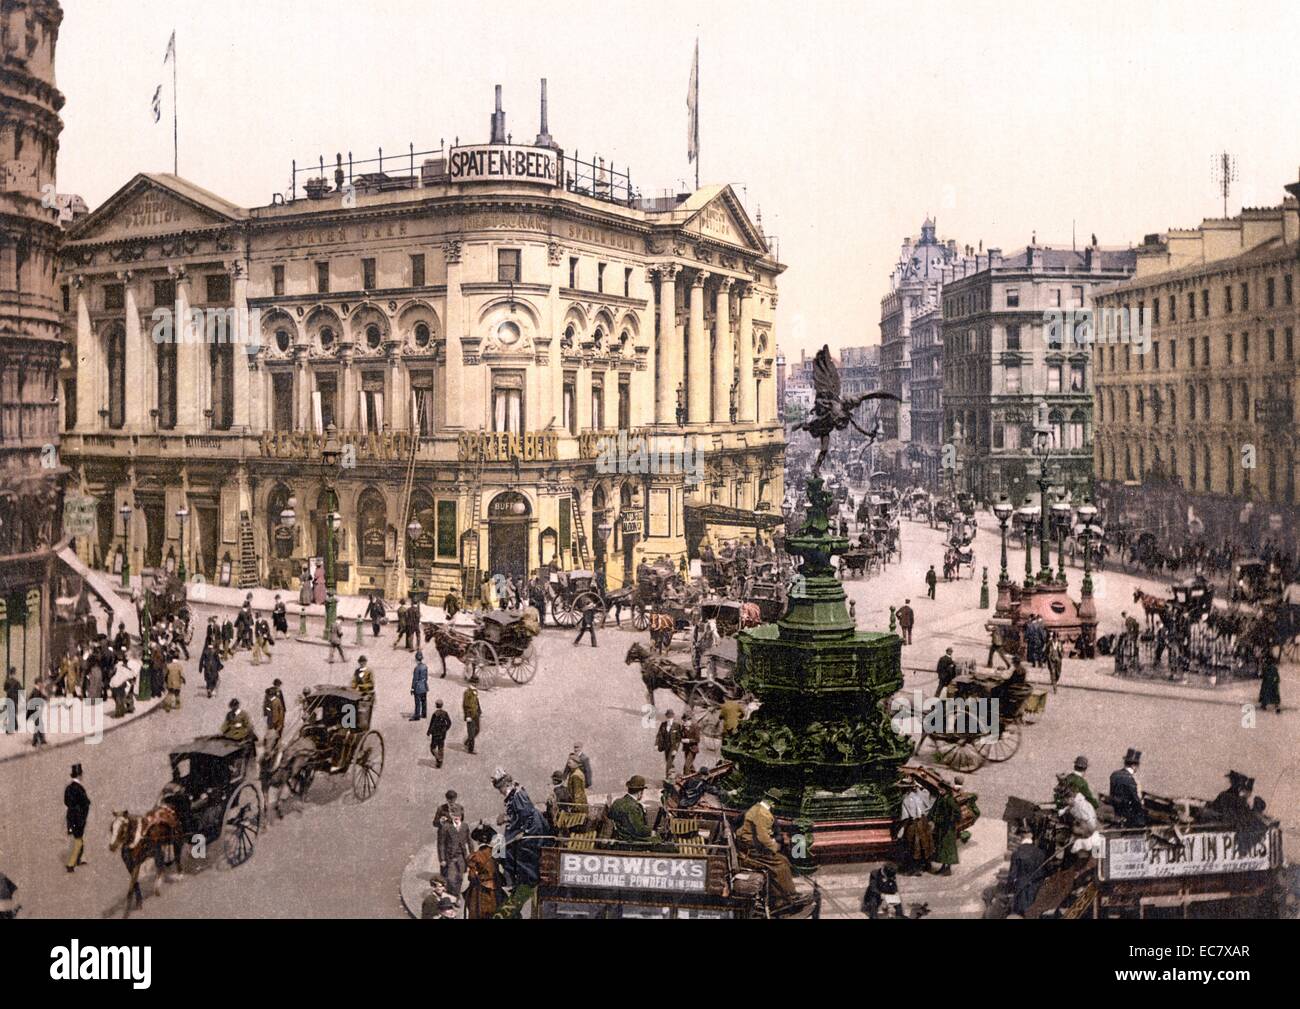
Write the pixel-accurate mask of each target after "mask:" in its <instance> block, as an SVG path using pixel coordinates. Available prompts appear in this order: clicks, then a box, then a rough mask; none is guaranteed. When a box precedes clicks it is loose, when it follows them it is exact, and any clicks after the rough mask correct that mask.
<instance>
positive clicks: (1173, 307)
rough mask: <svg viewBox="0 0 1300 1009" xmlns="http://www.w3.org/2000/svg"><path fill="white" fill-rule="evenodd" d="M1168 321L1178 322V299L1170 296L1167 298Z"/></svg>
mask: <svg viewBox="0 0 1300 1009" xmlns="http://www.w3.org/2000/svg"><path fill="white" fill-rule="evenodd" d="M1169 321H1170V322H1177V321H1178V299H1177V298H1175V297H1174V296H1173V295H1172V294H1171V295H1170V296H1169Z"/></svg>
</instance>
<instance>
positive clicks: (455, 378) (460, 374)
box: [442, 239, 467, 429]
mask: <svg viewBox="0 0 1300 1009" xmlns="http://www.w3.org/2000/svg"><path fill="white" fill-rule="evenodd" d="M442 253H443V257H444V259H445V260H446V262H447V318H446V326H447V337H446V361H445V363H444V365H443V367H444V368H445V369H446V373H447V374H446V386H447V394H446V396H445V397H444V399H443V409H444V410H445V411H446V417H447V427H449V428H453V429H455V428H459V427H463V426H464V421H463V419H462V418H463V412H462V403H463V401H464V398H465V393H466V391H467V390H466V389H465V362H464V358H463V356H462V353H463V352H462V351H461V346H460V338H461V337H462V336H464V334H465V319H464V311H465V299H464V297H463V296H462V295H461V292H460V268H461V267H460V240H459V239H449V240H448V241H445V242H443V243H442Z"/></svg>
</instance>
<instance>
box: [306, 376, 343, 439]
mask: <svg viewBox="0 0 1300 1009" xmlns="http://www.w3.org/2000/svg"><path fill="white" fill-rule="evenodd" d="M313 399H314V400H315V402H314V403H312V414H313V416H312V421H313V423H314V425H315V427H316V433H317V434H324V433H325V432H326V431H327V430H329V428H330V427H331V426H332V427H334V428H336V429H337V428H338V424H339V417H338V379H337V378H336V377H335V376H334V375H332V374H331V375H317V376H316V394H315V396H314V397H313Z"/></svg>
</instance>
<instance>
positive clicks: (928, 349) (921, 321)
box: [907, 273, 954, 491]
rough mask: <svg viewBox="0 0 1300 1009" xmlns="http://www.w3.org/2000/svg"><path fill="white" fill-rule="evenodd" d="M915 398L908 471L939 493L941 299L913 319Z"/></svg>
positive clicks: (941, 367)
mask: <svg viewBox="0 0 1300 1009" xmlns="http://www.w3.org/2000/svg"><path fill="white" fill-rule="evenodd" d="M953 275H954V274H952V273H950V274H949V277H950V278H951V276H953ZM911 396H912V419H911V425H912V439H911V443H910V444H909V445H908V447H907V464H908V468H909V470H910V471H911V478H912V482H913V483H915V484H918V485H919V486H922V487H926V488H928V489H929V490H931V491H938V490H940V489H942V476H943V444H944V442H943V309H942V306H941V305H940V303H939V302H938V301H937V300H936V301H927V302H926V303H925V305H924V306H923V307H922V309H921V311H920V312H918V313H917V315H916V317H915V318H913V319H912V366H911Z"/></svg>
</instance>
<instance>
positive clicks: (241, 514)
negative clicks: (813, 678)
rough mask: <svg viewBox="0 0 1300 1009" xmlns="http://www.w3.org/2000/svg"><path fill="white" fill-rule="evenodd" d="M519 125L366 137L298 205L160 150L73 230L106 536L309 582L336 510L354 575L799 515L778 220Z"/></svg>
mask: <svg viewBox="0 0 1300 1009" xmlns="http://www.w3.org/2000/svg"><path fill="white" fill-rule="evenodd" d="M544 110H545V106H543V115H544ZM504 119H505V116H504V113H503V112H501V111H500V110H499V107H498V111H497V113H495V114H494V115H493V117H492V123H493V131H492V139H491V142H490V143H489V144H486V145H483V146H479V147H457V148H452V149H451V150H449V151H445V152H443V151H439V152H433V153H431V154H429V155H425V156H422V155H417V154H412V155H410V157H409V158H402V159H399V160H397V161H394V159H392V158H388V159H385V160H383V161H382V162H378V163H368V164H365V165H360V164H358V165H353V164H350V163H348V162H344V161H343V160H342V159H341V158H339V159H337V160H336V164H335V166H334V167H333V180H332V182H331V179H330V177H329V167H330V166H328V165H326V164H325V163H324V162H323V161H322V162H319V163H317V164H314V165H313V166H312V169H311V170H310V171H309V172H307V173H304V172H303V170H302V169H300V168H297V167H296V166H295V176H294V178H295V186H294V191H293V194H292V198H291V199H289V200H278V199H277V200H276V201H275V202H273V203H272V204H271V205H269V206H264V207H256V208H251V209H247V208H243V207H238V206H236V205H234V204H232V203H230V202H228V201H226V200H224V199H222V198H220V197H219V196H216V195H214V194H212V193H209V192H207V191H205V190H203V189H201V188H199V187H198V186H196V185H194V184H193V183H191V182H188V181H186V180H184V179H181V178H177V177H176V176H173V175H165V174H141V175H138V176H136V177H135V178H134V179H132V180H131V181H130V182H129V183H128V184H127V185H126V186H124V187H123V188H122V189H121V190H120V191H118V192H117V193H116V194H115V195H114V196H112V197H111V198H110V199H109V200H108V201H107V202H106V203H105V204H104V205H103V206H101V207H99V208H98V209H97V210H95V211H94V212H93V213H92V214H90V215H89V216H88V217H86V218H85V219H83V220H81V221H79V222H77V224H75V225H74V226H73V227H72V229H71V230H70V232H69V235H68V241H67V243H66V245H65V251H64V254H63V267H62V274H61V282H62V284H63V287H64V305H65V308H66V316H65V324H66V331H67V335H68V338H69V339H70V340H75V343H76V347H77V356H76V366H75V372H74V373H72V374H69V375H68V376H67V383H66V387H65V395H66V396H67V399H68V400H69V401H75V404H76V407H75V415H74V416H73V417H72V420H73V424H72V427H71V428H70V430H69V431H68V432H67V434H66V436H65V440H66V444H67V448H66V452H65V458H66V460H67V461H68V462H69V463H70V464H71V465H72V466H73V467H74V468H75V472H76V480H77V482H78V483H79V485H80V487H81V488H82V490H83V491H84V492H85V493H87V494H89V495H91V496H93V497H94V498H95V499H96V500H97V501H98V508H99V515H100V522H99V526H98V535H97V536H96V537H94V538H93V541H92V542H88V543H86V544H85V547H84V549H85V551H86V556H87V558H88V559H93V560H94V561H95V562H96V563H99V564H103V565H108V566H110V567H112V568H117V567H119V566H120V565H121V563H122V560H123V557H124V556H125V553H124V552H125V551H129V556H130V561H131V565H132V568H133V569H135V570H139V569H140V568H141V567H142V566H144V567H157V566H172V565H175V564H176V563H177V562H178V560H179V558H180V557H181V556H182V553H183V555H184V559H185V562H186V566H187V568H188V570H189V571H193V572H199V573H201V574H202V575H203V576H204V577H206V578H209V579H213V580H216V581H218V582H222V583H239V584H251V583H253V582H255V581H265V580H267V579H270V580H271V581H272V582H273V583H275V584H296V582H295V581H294V579H296V576H297V574H298V572H299V570H300V566H301V564H302V563H304V562H307V563H314V562H315V560H316V559H319V558H321V557H323V555H324V552H325V545H326V543H327V542H328V541H329V539H330V537H329V536H328V535H327V527H326V523H327V522H329V523H331V524H332V525H334V526H336V527H337V530H338V535H337V536H336V537H335V540H336V542H337V544H338V550H339V557H340V570H339V585H340V591H343V592H357V591H369V590H372V589H375V590H380V591H384V592H386V593H387V594H388V595H389V596H390V597H391V596H393V595H395V594H397V593H399V592H404V591H406V590H407V588H408V587H410V588H412V589H414V590H415V591H417V592H420V591H430V592H433V593H436V594H438V598H441V596H440V593H441V592H442V591H444V590H445V589H446V588H447V587H449V586H451V585H453V584H455V585H463V586H464V587H465V588H466V589H467V590H469V591H470V592H471V593H473V591H474V590H475V588H476V585H477V583H478V580H479V578H480V577H481V575H482V574H485V573H500V574H506V575H512V576H519V575H525V574H527V573H528V572H530V571H532V570H534V569H536V568H537V567H538V566H539V565H543V564H556V565H558V566H560V567H565V568H569V567H591V566H593V565H594V566H596V567H598V568H602V569H606V570H607V580H608V584H609V585H610V587H611V588H612V587H615V586H618V585H620V584H621V583H622V582H623V580H624V579H625V578H626V577H628V574H629V573H630V572H631V571H633V570H634V568H635V566H636V564H637V563H638V562H639V561H640V559H641V558H642V557H645V556H650V557H658V556H666V557H670V558H673V559H674V560H679V559H680V558H681V557H683V556H684V555H685V554H686V553H687V550H688V543H693V541H694V540H697V539H698V538H699V537H700V536H701V535H703V534H704V531H705V530H706V529H707V528H708V527H709V526H710V525H712V526H716V527H718V529H717V531H716V533H715V534H717V535H723V536H728V535H730V536H737V535H740V533H741V532H742V531H748V532H749V534H750V535H752V534H753V531H754V525H755V524H762V523H763V522H764V521H768V519H767V518H766V516H770V515H771V514H772V513H773V511H774V512H775V513H776V514H777V515H779V508H777V507H776V505H778V504H779V502H780V501H781V500H782V496H783V487H782V466H783V454H784V438H783V433H782V428H781V425H780V423H779V421H778V419H777V400H776V376H775V370H774V365H773V356H774V351H775V340H774V315H775V307H776V301H777V294H776V278H777V276H778V275H779V274H780V273H781V271H782V270H783V269H784V267H783V266H782V265H781V264H779V263H778V262H777V261H776V258H775V257H774V255H773V254H772V252H771V251H770V249H769V246H768V243H767V241H766V239H765V238H764V236H763V234H762V232H761V231H760V230H759V228H757V227H756V226H755V225H754V224H753V223H752V222H751V221H750V219H749V218H748V216H747V215H746V213H745V210H744V209H743V207H742V206H741V203H740V201H739V200H738V199H737V197H736V196H735V194H734V193H733V192H732V190H731V189H730V187H728V186H710V187H705V188H703V189H700V190H698V191H696V192H694V193H689V194H685V195H682V196H678V197H671V198H663V199H653V200H644V199H640V198H639V197H638V196H637V195H636V194H635V193H634V192H633V191H632V189H631V184H630V180H629V179H628V177H627V176H626V175H623V174H615V173H614V172H612V171H611V170H610V169H609V168H608V167H607V166H605V165H604V164H603V163H601V162H593V163H585V162H579V161H576V160H575V159H574V158H573V157H570V156H566V155H565V154H564V153H563V152H562V151H560V150H559V149H558V148H557V147H556V146H555V145H554V142H553V141H552V140H551V138H550V136H549V134H548V133H547V130H546V126H545V120H544V119H543V126H542V130H541V133H540V134H539V136H538V138H537V140H536V142H535V143H534V144H533V145H531V146H525V145H519V144H513V145H512V144H508V143H506V140H507V135H506V133H505V127H504ZM304 174H306V175H308V176H310V177H308V178H306V179H305V180H304V179H303V175H304ZM173 316H174V317H175V318H176V319H177V320H180V322H181V323H182V326H181V327H179V329H180V330H181V331H182V332H181V334H180V338H179V339H172V338H170V337H169V336H168V334H166V333H161V334H160V331H159V326H160V324H162V323H165V321H166V320H167V319H169V318H172V317H173ZM223 322H224V323H228V328H229V330H230V332H232V333H233V339H222V338H221V337H222V332H223V329H222V326H223ZM186 325H188V326H190V327H194V326H198V327H199V328H200V329H202V328H203V327H207V329H208V332H207V334H206V335H204V334H202V333H200V334H199V335H198V337H197V338H195V334H194V333H193V332H192V331H185V327H186ZM214 332H215V334H216V335H215V337H214V336H213V333H214ZM620 436H625V437H624V438H623V441H622V442H620V440H619V439H620ZM620 445H622V446H623V447H622V450H621V451H620V450H619V446H620ZM638 448H639V449H642V450H644V451H640V452H638V451H637V450H638ZM696 449H698V450H699V454H698V455H697V454H696V451H695V450H696ZM696 477H698V480H696ZM123 504H127V505H130V506H131V508H132V511H131V513H130V518H129V520H128V523H127V526H126V530H125V534H124V529H123V524H122V523H121V522H115V521H114V516H115V515H117V513H118V509H119V508H120V506H122V505H123ZM178 512H182V513H188V516H189V518H188V522H186V521H185V520H184V519H181V518H179V517H178ZM332 516H337V519H333V518H332ZM746 526H748V529H747V530H746ZM182 540H183V542H182Z"/></svg>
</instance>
